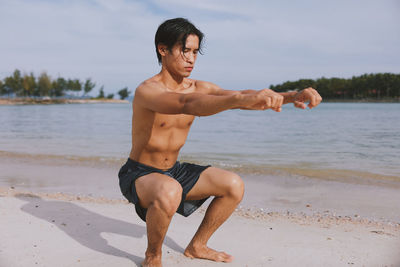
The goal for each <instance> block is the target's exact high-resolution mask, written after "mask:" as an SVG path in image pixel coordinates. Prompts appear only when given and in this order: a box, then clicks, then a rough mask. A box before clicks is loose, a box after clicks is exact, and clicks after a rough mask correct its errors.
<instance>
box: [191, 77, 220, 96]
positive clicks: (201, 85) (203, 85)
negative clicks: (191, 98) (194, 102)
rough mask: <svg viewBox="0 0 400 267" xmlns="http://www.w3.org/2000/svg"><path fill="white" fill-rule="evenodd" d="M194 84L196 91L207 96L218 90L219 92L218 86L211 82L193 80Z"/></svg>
mask: <svg viewBox="0 0 400 267" xmlns="http://www.w3.org/2000/svg"><path fill="white" fill-rule="evenodd" d="M195 84H196V89H197V91H199V92H204V93H207V94H212V93H214V92H216V91H218V90H221V88H220V87H219V86H218V85H216V84H214V83H212V82H207V81H200V80H195Z"/></svg>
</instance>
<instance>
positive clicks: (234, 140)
mask: <svg viewBox="0 0 400 267" xmlns="http://www.w3.org/2000/svg"><path fill="white" fill-rule="evenodd" d="M131 116H132V107H131V104H110V103H104V104H59V105H13V106H12V105H11V106H0V153H2V154H3V156H4V155H5V156H7V153H8V154H9V155H15V154H18V155H19V156H24V155H26V156H30V157H31V156H38V157H39V156H41V157H43V156H46V157H50V158H51V157H57V158H60V157H65V158H75V159H78V160H81V161H85V160H95V161H118V162H123V161H124V160H125V159H126V158H127V157H128V155H129V152H130V147H131ZM180 159H181V160H185V161H192V162H196V163H202V164H211V165H214V166H217V167H222V168H226V169H232V170H235V171H238V172H241V173H254V174H263V173H264V174H274V175H285V176H288V175H296V176H305V177H313V178H327V179H341V178H343V177H344V178H346V177H351V178H354V177H355V178H360V179H363V178H374V179H375V178H376V179H380V178H382V179H389V180H396V181H400V104H398V103H322V104H321V105H319V106H318V107H317V108H315V109H312V110H309V109H306V110H300V109H297V108H294V107H293V106H292V105H290V104H289V105H285V106H284V107H283V109H282V112H279V113H278V112H274V111H271V110H266V111H244V110H229V111H225V112H222V113H219V114H216V115H214V116H209V117H198V118H196V120H195V122H194V124H193V126H192V129H191V132H190V133H189V136H188V140H187V143H186V145H185V146H184V147H183V148H182V150H181V156H180Z"/></svg>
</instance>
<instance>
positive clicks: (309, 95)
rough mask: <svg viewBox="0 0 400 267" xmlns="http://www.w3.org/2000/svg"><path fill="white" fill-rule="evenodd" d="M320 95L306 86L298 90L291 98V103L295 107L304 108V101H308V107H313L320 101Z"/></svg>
mask: <svg viewBox="0 0 400 267" xmlns="http://www.w3.org/2000/svg"><path fill="white" fill-rule="evenodd" d="M321 101H322V97H321V96H320V95H319V94H318V92H317V90H315V89H314V88H311V87H308V88H306V89H303V90H301V91H299V92H298V93H297V94H296V95H295V96H294V99H293V104H294V106H295V107H296V108H301V109H305V108H306V107H307V106H306V104H305V102H308V107H309V108H310V109H311V108H314V107H316V106H318V105H319V103H321Z"/></svg>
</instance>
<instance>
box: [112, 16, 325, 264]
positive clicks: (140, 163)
mask: <svg viewBox="0 0 400 267" xmlns="http://www.w3.org/2000/svg"><path fill="white" fill-rule="evenodd" d="M202 40H203V34H202V33H201V32H200V31H199V30H198V29H197V28H196V27H195V26H194V25H193V24H191V23H190V22H189V21H187V20H186V19H182V18H177V19H171V20H167V21H165V22H164V23H162V24H161V25H160V26H159V28H158V30H157V33H156V36H155V47H156V52H157V57H158V60H159V63H160V64H161V66H162V68H161V72H160V73H158V74H157V75H155V76H153V77H151V78H150V79H148V80H146V81H144V82H143V83H142V84H140V85H139V87H138V88H137V89H136V92H135V98H134V101H133V118H132V150H131V153H130V155H129V159H128V161H127V162H126V164H125V165H124V166H122V168H121V170H120V172H119V174H118V175H119V178H120V187H121V191H122V193H123V195H124V196H125V197H126V198H127V199H128V200H129V201H130V202H131V203H133V204H135V209H136V212H137V214H138V215H139V216H140V218H142V220H144V221H146V226H147V239H148V245H147V250H146V253H145V260H144V261H143V263H142V265H143V266H161V247H162V243H163V240H164V237H165V235H166V232H167V230H168V226H169V224H170V222H171V219H172V216H173V215H174V214H175V213H176V212H178V213H180V214H182V215H184V216H188V215H190V214H191V213H192V212H193V211H194V210H196V209H197V208H198V207H199V206H200V205H201V204H202V203H203V202H204V201H205V200H206V199H207V198H208V197H210V196H214V199H213V200H212V202H211V203H210V205H209V207H208V209H207V211H206V213H205V216H204V219H203V221H202V222H201V224H200V226H199V228H198V230H197V232H196V234H195V235H194V237H193V239H192V240H191V242H190V243H189V245H188V246H187V248H186V250H185V252H184V254H185V256H187V257H190V258H203V259H209V260H213V261H220V262H221V261H223V262H231V261H232V260H233V257H232V256H231V255H229V254H227V253H225V252H219V251H215V250H213V249H211V248H209V247H207V241H208V240H209V239H210V237H211V235H212V234H213V233H214V232H215V231H216V230H217V229H218V227H220V226H221V224H222V223H223V222H225V220H226V219H227V218H228V217H229V216H230V215H231V214H232V212H233V211H234V210H235V208H236V206H237V205H238V204H239V202H240V201H241V200H242V197H243V193H244V185H243V181H242V180H241V178H240V177H239V176H238V175H237V174H235V173H232V172H229V171H226V170H222V169H218V168H214V167H210V166H199V165H195V164H190V163H180V162H177V159H178V154H179V150H180V149H181V147H182V146H183V145H184V144H185V141H186V137H187V135H188V132H189V129H190V126H191V124H192V123H193V120H194V118H195V116H209V115H213V114H216V113H218V112H221V111H224V110H228V109H247V110H249V109H250V110H265V109H272V110H274V111H277V112H280V111H281V106H282V105H283V104H286V103H294V105H295V106H296V107H298V108H302V109H305V108H306V104H305V102H308V103H309V104H308V107H309V108H313V107H315V106H317V105H318V104H319V103H320V102H321V96H320V95H319V94H318V93H317V91H316V90H314V89H312V88H307V89H304V90H302V91H299V92H288V93H276V92H274V91H272V90H269V89H263V90H259V91H256V90H243V91H232V90H224V89H221V88H220V87H218V86H217V85H215V84H212V83H209V82H204V81H198V80H193V79H189V78H188V77H189V75H190V73H191V71H192V70H193V67H194V64H195V62H196V58H197V54H198V53H199V51H201V45H202Z"/></svg>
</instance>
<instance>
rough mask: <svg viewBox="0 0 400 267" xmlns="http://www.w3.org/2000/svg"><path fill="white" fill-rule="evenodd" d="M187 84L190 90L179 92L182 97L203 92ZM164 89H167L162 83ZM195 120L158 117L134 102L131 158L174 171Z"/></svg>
mask: <svg viewBox="0 0 400 267" xmlns="http://www.w3.org/2000/svg"><path fill="white" fill-rule="evenodd" d="M154 78H155V77H153V78H151V79H150V80H149V81H151V80H152V79H154ZM185 84H186V87H185V88H184V89H183V90H179V93H183V94H187V93H193V92H196V93H198V92H200V91H201V88H199V87H198V86H196V81H194V80H191V79H186V80H185ZM160 86H163V85H162V84H161V83H160ZM149 90H150V88H149ZM165 90H168V89H167V88H165ZM194 118H195V117H194V116H193V115H186V114H173V115H171V114H161V113H157V112H154V111H152V110H149V109H147V108H145V107H143V106H141V105H140V103H137V102H136V100H135V99H134V101H133V116H132V150H131V153H130V158H131V159H133V160H135V161H138V162H141V163H143V164H146V165H149V166H153V167H156V168H159V169H168V168H171V167H172V166H173V165H174V164H175V162H176V160H177V158H178V155H179V151H180V149H181V148H182V146H183V145H184V144H185V142H186V138H187V135H188V133H189V130H190V127H191V125H192V123H193V121H194Z"/></svg>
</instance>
